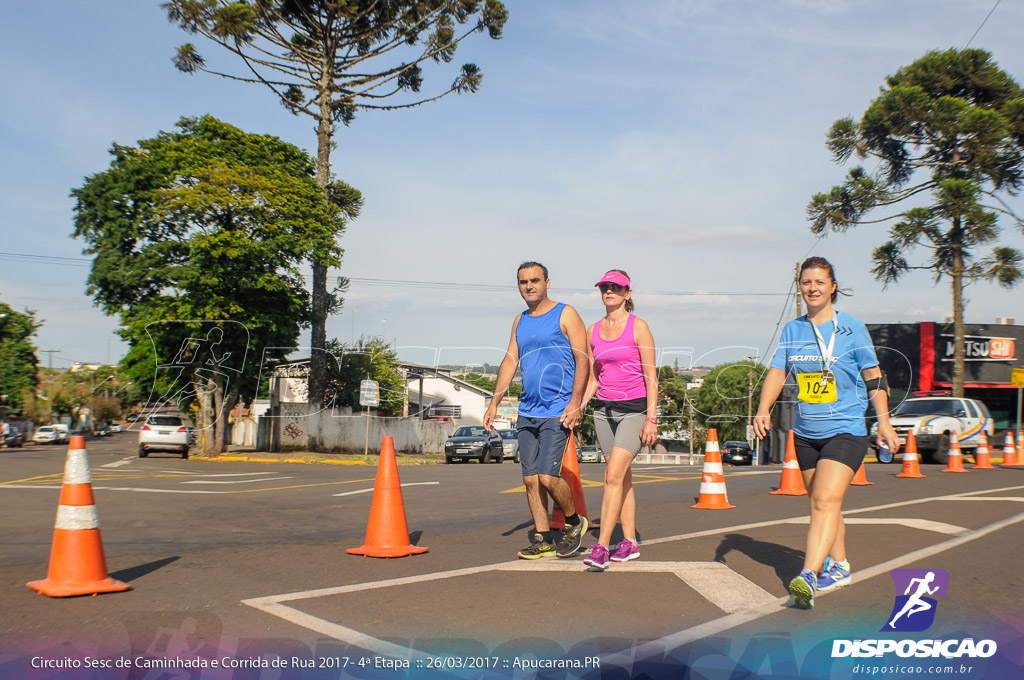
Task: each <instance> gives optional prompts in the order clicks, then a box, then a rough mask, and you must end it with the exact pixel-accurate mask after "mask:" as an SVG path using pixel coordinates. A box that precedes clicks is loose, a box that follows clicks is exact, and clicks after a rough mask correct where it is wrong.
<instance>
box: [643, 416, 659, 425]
mask: <svg viewBox="0 0 1024 680" xmlns="http://www.w3.org/2000/svg"><path fill="white" fill-rule="evenodd" d="M644 420H645V421H647V422H648V423H653V424H654V425H657V424H658V419H657V418H644Z"/></svg>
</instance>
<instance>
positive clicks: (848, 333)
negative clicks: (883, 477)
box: [754, 257, 899, 607]
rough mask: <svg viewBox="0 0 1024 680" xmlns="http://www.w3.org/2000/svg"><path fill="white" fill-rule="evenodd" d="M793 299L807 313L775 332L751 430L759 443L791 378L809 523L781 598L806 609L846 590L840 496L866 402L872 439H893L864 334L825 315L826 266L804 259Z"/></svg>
mask: <svg viewBox="0 0 1024 680" xmlns="http://www.w3.org/2000/svg"><path fill="white" fill-rule="evenodd" d="M800 294H801V295H802V296H803V298H804V302H805V303H806V305H807V314H806V315H805V316H802V317H800V318H799V319H794V320H793V321H790V322H789V323H788V324H786V327H785V328H784V329H783V330H782V337H781V339H780V340H779V347H778V349H777V350H776V352H775V357H774V358H773V360H772V365H771V368H770V369H769V370H768V375H767V376H766V377H765V381H764V387H763V388H762V390H761V402H760V405H759V406H758V407H757V415H756V416H755V417H754V431H755V432H756V433H757V436H758V437H759V438H763V437H764V436H766V435H767V433H768V431H769V429H770V427H771V416H770V415H769V411H770V410H771V407H772V404H774V403H775V400H776V399H778V398H779V394H780V393H781V392H782V387H783V385H784V384H785V382H786V377H787V375H792V376H793V378H794V380H795V381H796V384H797V388H798V396H797V403H796V421H795V422H794V424H793V439H794V441H795V444H796V456H797V461H798V462H799V463H800V471H801V473H802V474H803V478H804V486H806V487H807V493H808V498H809V499H810V501H811V521H810V528H809V529H808V530H807V549H806V553H805V555H804V566H803V570H802V571H801V572H800V574H799V575H797V576H796V578H794V579H793V580H792V581H790V583H789V592H790V593H791V594H792V595H793V598H794V600H795V602H796V604H798V605H801V606H805V607H813V606H814V596H815V594H816V593H817V592H818V591H819V590H820V591H827V590H832V589H834V588H839V587H841V586H845V585H847V584H849V583H850V563H849V562H848V561H847V559H846V528H845V526H844V525H843V515H842V508H843V496H844V495H845V494H846V490H847V489H848V488H849V486H850V482H851V481H852V480H853V476H854V474H856V472H857V469H858V468H859V467H860V465H861V463H862V462H863V460H864V453H865V452H866V451H867V447H868V437H867V431H866V429H865V427H864V412H865V411H866V409H867V404H868V398H870V399H871V402H872V404H873V405H874V407H875V413H877V414H878V437H879V440H881V441H884V442H885V443H886V444H887V445H888V447H889V449H890V450H891V451H893V452H895V451H898V450H899V438H898V437H897V436H896V432H895V431H894V430H893V428H892V425H890V424H889V399H888V395H887V394H886V391H885V390H884V389H881V388H880V385H879V383H880V381H881V378H882V372H881V370H879V368H878V359H876V358H875V350H874V346H873V345H872V343H871V337H870V336H869V335H868V331H867V328H865V327H864V324H863V323H862V322H861V321H860V320H858V319H855V318H854V317H852V316H850V315H848V314H842V313H840V312H837V311H836V310H835V309H833V308H832V304H833V303H834V302H835V301H836V298H837V297H838V295H839V286H838V284H837V283H836V278H835V272H834V270H833V269H832V265H831V264H829V262H828V260H826V259H825V258H823V257H809V258H807V259H806V260H804V263H803V264H802V265H801V266H800ZM819 572H820V573H819Z"/></svg>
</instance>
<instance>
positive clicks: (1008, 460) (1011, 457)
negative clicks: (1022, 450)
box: [999, 432, 1020, 467]
mask: <svg viewBox="0 0 1024 680" xmlns="http://www.w3.org/2000/svg"><path fill="white" fill-rule="evenodd" d="M1005 442H1006V443H1004V444H1003V462H1002V463H1000V464H999V466H1000V467H1009V466H1011V465H1020V463H1019V462H1018V461H1017V451H1016V450H1015V449H1014V448H1013V433H1012V432H1007V433H1006V440H1005Z"/></svg>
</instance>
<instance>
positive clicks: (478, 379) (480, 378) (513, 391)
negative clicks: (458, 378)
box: [462, 373, 523, 397]
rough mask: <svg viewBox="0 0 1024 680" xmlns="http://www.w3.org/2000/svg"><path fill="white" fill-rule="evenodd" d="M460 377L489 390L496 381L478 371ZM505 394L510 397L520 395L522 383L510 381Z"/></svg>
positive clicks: (491, 390) (491, 389)
mask: <svg viewBox="0 0 1024 680" xmlns="http://www.w3.org/2000/svg"><path fill="white" fill-rule="evenodd" d="M462 379H463V380H465V381H466V382H468V383H469V384H471V385H476V386H477V387H480V388H482V389H485V390H488V391H490V392H493V391H494V385H495V384H496V382H497V381H496V380H494V378H488V377H487V376H484V375H480V374H479V373H467V374H466V375H464V376H462ZM507 394H508V395H509V396H512V397H519V396H521V395H522V394H523V386H522V384H520V383H512V384H511V385H509V386H508V393H507Z"/></svg>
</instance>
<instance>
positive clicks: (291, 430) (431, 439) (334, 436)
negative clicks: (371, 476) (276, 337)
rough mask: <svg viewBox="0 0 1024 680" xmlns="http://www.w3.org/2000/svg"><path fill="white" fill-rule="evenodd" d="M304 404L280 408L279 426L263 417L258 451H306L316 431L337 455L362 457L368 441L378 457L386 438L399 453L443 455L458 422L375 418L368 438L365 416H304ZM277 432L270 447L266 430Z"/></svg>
mask: <svg viewBox="0 0 1024 680" xmlns="http://www.w3.org/2000/svg"><path fill="white" fill-rule="evenodd" d="M306 411H307V406H306V405H305V404H281V418H280V423H273V421H272V419H271V418H268V417H266V416H264V417H262V418H260V431H261V436H260V437H259V445H260V448H268V449H271V450H279V451H305V450H307V449H308V437H309V432H315V431H317V428H319V432H320V435H321V437H322V441H323V444H324V449H325V450H327V451H333V452H338V453H342V452H344V453H362V451H363V448H364V446H365V445H366V443H367V441H368V442H369V451H371V452H373V453H378V452H379V451H380V445H381V441H382V440H383V439H384V436H385V435H390V436H391V437H392V438H393V439H394V441H395V450H396V451H398V452H401V453H442V452H443V451H444V442H445V440H446V439H448V437H450V436H451V435H452V433H453V432H455V429H456V428H457V427H458V426H459V421H448V422H445V421H437V420H419V419H418V418H416V417H408V418H378V417H376V416H370V418H369V435H368V436H367V417H366V415H365V413H360V412H357V413H353V412H352V410H351V409H348V408H345V409H334V410H333V411H321V412H320V413H315V414H313V415H307V413H306ZM274 426H276V428H277V432H278V435H277V436H278V438H279V442H278V445H277V447H273V448H272V447H271V445H270V442H269V441H268V440H269V430H270V429H272V428H273V427H274Z"/></svg>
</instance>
